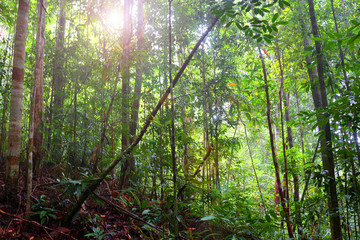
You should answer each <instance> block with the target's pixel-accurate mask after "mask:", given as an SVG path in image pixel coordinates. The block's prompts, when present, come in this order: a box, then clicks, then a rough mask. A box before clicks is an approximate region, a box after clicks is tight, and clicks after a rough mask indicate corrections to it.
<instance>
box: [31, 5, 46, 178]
mask: <svg viewBox="0 0 360 240" xmlns="http://www.w3.org/2000/svg"><path fill="white" fill-rule="evenodd" d="M45 5H46V3H45V0H38V6H37V8H38V26H37V31H36V63H35V73H34V92H35V93H36V94H35V95H34V97H35V98H34V111H35V112H34V147H33V163H34V173H35V174H36V175H38V174H39V173H40V164H41V161H42V157H43V154H42V152H43V147H42V146H43V122H44V90H43V88H44V47H45Z"/></svg>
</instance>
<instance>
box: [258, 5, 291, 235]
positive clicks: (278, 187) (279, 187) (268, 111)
mask: <svg viewBox="0 0 360 240" xmlns="http://www.w3.org/2000/svg"><path fill="white" fill-rule="evenodd" d="M252 13H253V17H255V13H254V5H253V4H252ZM258 51H259V58H260V60H261V65H262V71H263V77H264V82H265V94H266V103H267V104H266V115H267V122H268V128H269V136H270V145H271V154H272V159H273V163H274V168H275V181H276V184H275V191H276V190H278V191H279V195H280V203H281V206H282V208H283V210H284V213H285V219H286V226H287V231H288V235H289V238H294V232H293V229H292V225H291V219H290V212H289V208H288V207H287V206H286V198H285V193H284V191H283V189H282V185H281V180H280V172H279V164H278V162H277V156H276V151H275V142H274V136H273V130H272V123H271V106H270V95H269V86H268V80H267V72H266V66H265V60H264V57H263V54H262V52H261V49H260V47H258Z"/></svg>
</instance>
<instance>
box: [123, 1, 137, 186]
mask: <svg viewBox="0 0 360 240" xmlns="http://www.w3.org/2000/svg"><path fill="white" fill-rule="evenodd" d="M131 4H132V0H125V2H124V32H123V39H122V45H123V52H122V59H123V61H122V64H121V70H120V71H121V77H122V90H121V92H122V96H121V98H122V103H121V104H122V109H121V125H122V133H121V135H122V136H121V149H122V151H124V150H125V149H126V148H127V147H128V146H129V144H130V129H129V126H130V111H129V109H131V106H130V41H131V31H132V29H131V15H130V8H131ZM133 160H134V159H133V158H132V157H131V156H128V158H127V159H126V160H125V162H124V163H123V165H122V166H121V176H120V186H121V188H125V187H126V186H127V185H128V183H129V179H130V178H131V166H133V164H132V162H131V161H133Z"/></svg>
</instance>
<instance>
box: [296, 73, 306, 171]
mask: <svg viewBox="0 0 360 240" xmlns="http://www.w3.org/2000/svg"><path fill="white" fill-rule="evenodd" d="M295 97H296V107H297V112H298V119H299V125H300V141H301V152H302V154H304V153H305V145H304V130H303V125H302V122H301V117H300V115H299V114H300V112H301V108H300V101H299V93H298V90H297V82H296V79H295ZM303 163H304V165H305V160H304V162H303Z"/></svg>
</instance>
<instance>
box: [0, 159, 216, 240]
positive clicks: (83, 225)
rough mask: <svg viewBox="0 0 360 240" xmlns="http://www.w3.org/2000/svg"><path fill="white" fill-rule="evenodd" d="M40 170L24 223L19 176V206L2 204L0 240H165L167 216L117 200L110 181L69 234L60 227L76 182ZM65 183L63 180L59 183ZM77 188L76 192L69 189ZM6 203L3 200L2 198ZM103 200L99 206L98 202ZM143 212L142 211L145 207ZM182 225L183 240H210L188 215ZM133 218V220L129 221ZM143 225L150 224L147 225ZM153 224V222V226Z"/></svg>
mask: <svg viewBox="0 0 360 240" xmlns="http://www.w3.org/2000/svg"><path fill="white" fill-rule="evenodd" d="M51 173H52V171H50V170H49V169H43V174H42V175H41V177H39V178H34V181H33V206H32V210H31V214H30V218H29V219H26V212H25V202H26V187H25V177H24V175H23V174H20V175H21V177H20V180H19V194H18V199H19V203H18V204H14V205H18V206H17V207H14V206H12V205H11V204H9V203H6V202H5V201H3V200H1V199H4V196H2V198H1V196H0V239H29V240H37V239H119V240H120V239H141V240H142V239H168V238H170V235H169V232H170V231H169V222H170V217H169V216H170V214H168V213H169V209H165V207H164V206H163V205H164V204H161V202H160V201H154V200H149V199H147V200H146V199H142V198H141V197H140V198H139V197H137V196H136V195H135V194H133V193H130V192H127V193H124V194H121V196H120V194H119V192H117V191H111V189H116V186H115V187H113V185H112V184H113V183H112V182H111V180H110V179H108V181H107V182H106V183H103V185H102V186H100V187H99V188H98V190H97V191H96V193H97V195H98V197H95V198H89V199H88V200H87V201H86V202H85V204H83V207H82V209H81V210H80V212H79V214H78V216H77V217H76V219H75V220H74V221H73V223H72V225H71V226H70V227H69V228H66V227H63V226H61V221H62V220H63V218H64V217H65V215H66V213H67V212H68V211H69V210H70V207H71V206H72V203H74V201H75V198H74V196H69V194H67V191H68V192H76V191H81V185H80V184H79V181H76V180H71V179H67V181H65V183H67V184H64V183H63V184H59V181H60V180H59V179H58V178H56V177H54V175H52V174H51ZM4 175H5V167H4V166H0V195H1V193H4V190H5V182H4V177H5V176H4ZM62 181H63V180H62ZM73 187H75V189H71V188H73ZM5 197H6V196H5ZM100 198H103V199H105V200H107V201H106V203H105V202H104V201H103V200H100ZM143 203H144V204H145V205H146V206H140V205H143ZM181 214H182V216H184V219H183V220H182V222H186V226H185V225H184V224H183V225H181V224H180V230H181V232H182V235H183V236H184V238H183V239H204V238H205V237H206V236H207V237H206V238H207V239H213V238H212V237H211V236H209V235H210V233H211V232H210V231H208V230H207V229H208V228H209V225H208V223H207V222H201V221H199V219H200V217H197V216H192V215H191V214H188V213H186V212H182V213H181ZM130 216H131V217H130ZM146 222H148V223H149V225H150V226H149V225H148V224H146ZM151 222H156V224H154V225H152V224H151Z"/></svg>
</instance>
